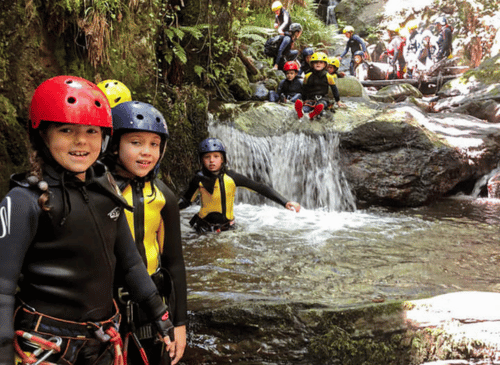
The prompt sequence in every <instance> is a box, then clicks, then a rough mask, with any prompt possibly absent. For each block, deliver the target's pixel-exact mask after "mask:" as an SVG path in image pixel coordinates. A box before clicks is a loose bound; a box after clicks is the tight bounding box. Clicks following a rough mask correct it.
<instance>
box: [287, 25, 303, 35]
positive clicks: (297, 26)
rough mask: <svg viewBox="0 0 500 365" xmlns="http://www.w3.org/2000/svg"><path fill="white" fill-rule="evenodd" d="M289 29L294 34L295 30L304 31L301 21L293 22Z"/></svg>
mask: <svg viewBox="0 0 500 365" xmlns="http://www.w3.org/2000/svg"><path fill="white" fill-rule="evenodd" d="M288 31H289V32H290V33H292V34H293V33H295V32H302V25H300V24H299V23H292V24H290V28H288Z"/></svg>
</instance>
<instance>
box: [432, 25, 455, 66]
mask: <svg viewBox="0 0 500 365" xmlns="http://www.w3.org/2000/svg"><path fill="white" fill-rule="evenodd" d="M452 33H453V32H452V30H451V27H450V26H449V25H448V24H447V25H445V26H443V28H442V29H441V32H440V33H439V37H438V40H437V44H438V47H439V49H438V52H437V55H436V60H437V61H440V60H442V59H443V58H445V57H448V56H449V55H450V54H451V52H452V43H451V41H452Z"/></svg>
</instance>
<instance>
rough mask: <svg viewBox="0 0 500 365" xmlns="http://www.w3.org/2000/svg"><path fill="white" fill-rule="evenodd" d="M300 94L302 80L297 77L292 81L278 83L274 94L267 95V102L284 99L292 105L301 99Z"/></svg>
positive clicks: (286, 80) (285, 80)
mask: <svg viewBox="0 0 500 365" xmlns="http://www.w3.org/2000/svg"><path fill="white" fill-rule="evenodd" d="M301 93H302V80H301V79H300V78H299V77H295V78H294V79H293V80H292V81H289V80H288V79H284V80H281V81H280V83H279V85H278V90H276V92H271V93H269V100H270V101H272V102H278V101H283V100H285V99H286V100H288V101H291V102H293V103H294V102H295V100H297V99H301V98H302V94H301Z"/></svg>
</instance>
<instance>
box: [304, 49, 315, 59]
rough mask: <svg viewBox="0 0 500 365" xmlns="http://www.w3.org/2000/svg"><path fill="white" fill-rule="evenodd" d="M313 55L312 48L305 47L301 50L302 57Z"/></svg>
mask: <svg viewBox="0 0 500 365" xmlns="http://www.w3.org/2000/svg"><path fill="white" fill-rule="evenodd" d="M313 54H314V49H313V48H312V47H306V48H304V49H303V50H302V57H307V56H312V55H313Z"/></svg>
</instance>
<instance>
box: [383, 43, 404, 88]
mask: <svg viewBox="0 0 500 365" xmlns="http://www.w3.org/2000/svg"><path fill="white" fill-rule="evenodd" d="M405 44H406V39H405V38H401V37H400V36H395V37H394V38H393V39H392V40H391V43H389V46H388V47H387V53H388V54H390V55H391V56H392V61H391V65H393V66H395V67H396V68H397V78H398V79H402V78H403V76H404V73H405V67H406V60H405V56H404V52H403V49H404V46H405ZM396 64H397V66H396Z"/></svg>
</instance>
